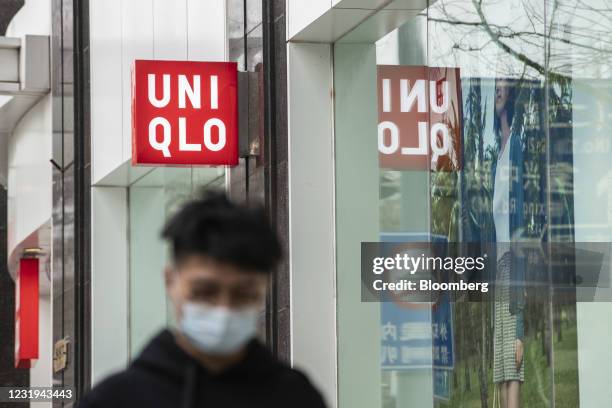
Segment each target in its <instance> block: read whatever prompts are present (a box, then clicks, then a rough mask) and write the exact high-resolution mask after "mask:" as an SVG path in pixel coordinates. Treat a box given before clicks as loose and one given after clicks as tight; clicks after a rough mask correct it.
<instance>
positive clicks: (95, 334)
mask: <svg viewBox="0 0 612 408" xmlns="http://www.w3.org/2000/svg"><path fill="white" fill-rule="evenodd" d="M91 214H92V223H91V267H92V271H93V272H92V275H91V339H92V344H91V350H92V352H91V371H92V374H91V378H92V383H93V384H96V383H97V382H99V381H100V380H102V379H104V378H105V377H106V376H107V375H109V374H111V373H113V372H115V371H118V370H121V369H123V368H125V367H126V365H127V363H128V240H127V228H128V214H127V189H125V188H123V187H93V188H92V189H91Z"/></svg>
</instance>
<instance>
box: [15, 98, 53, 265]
mask: <svg viewBox="0 0 612 408" xmlns="http://www.w3.org/2000/svg"><path fill="white" fill-rule="evenodd" d="M51 126H52V125H51V95H50V94H48V95H46V96H44V97H43V98H42V99H41V100H40V101H39V102H38V103H37V104H36V105H34V106H33V107H32V109H30V110H29V111H28V112H27V113H26V114H25V115H24V117H23V118H21V120H20V121H19V123H18V124H17V126H16V127H15V129H14V131H13V133H12V135H11V137H10V139H9V141H8V250H9V254H10V253H11V251H12V250H13V249H14V248H15V246H16V245H17V244H19V243H20V242H21V241H22V240H23V239H25V238H26V237H27V236H28V235H30V234H31V233H32V232H34V231H36V230H37V229H38V227H40V226H41V225H43V224H44V223H45V222H47V221H48V220H49V219H50V218H51V207H52V205H51V196H52V194H51V178H52V176H51V163H50V162H49V159H50V158H51V134H52V130H51V129H52V127H51Z"/></svg>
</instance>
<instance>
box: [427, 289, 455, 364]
mask: <svg viewBox="0 0 612 408" xmlns="http://www.w3.org/2000/svg"><path fill="white" fill-rule="evenodd" d="M431 336H432V339H433V365H434V367H436V368H453V364H454V361H455V359H454V356H453V313H452V308H451V303H450V302H449V301H448V294H447V293H444V294H443V295H442V296H441V297H440V300H439V301H438V302H437V303H436V304H435V305H433V307H432V322H431Z"/></svg>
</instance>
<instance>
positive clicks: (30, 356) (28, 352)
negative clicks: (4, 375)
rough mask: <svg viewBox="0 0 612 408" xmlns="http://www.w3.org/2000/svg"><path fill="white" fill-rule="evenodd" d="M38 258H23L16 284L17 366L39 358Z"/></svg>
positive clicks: (29, 363) (28, 365) (25, 366)
mask: <svg viewBox="0 0 612 408" xmlns="http://www.w3.org/2000/svg"><path fill="white" fill-rule="evenodd" d="M38 263H39V262H38V258H22V259H20V260H19V270H18V271H17V279H16V285H15V290H16V294H15V367H17V368H30V367H32V364H33V361H34V360H36V359H38V296H39V287H38V285H39V272H38Z"/></svg>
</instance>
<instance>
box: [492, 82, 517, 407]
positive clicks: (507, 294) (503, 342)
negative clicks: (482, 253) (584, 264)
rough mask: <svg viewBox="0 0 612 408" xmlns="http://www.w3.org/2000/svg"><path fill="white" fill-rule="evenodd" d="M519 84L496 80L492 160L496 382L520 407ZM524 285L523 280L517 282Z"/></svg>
mask: <svg viewBox="0 0 612 408" xmlns="http://www.w3.org/2000/svg"><path fill="white" fill-rule="evenodd" d="M516 94H517V87H516V86H515V84H514V83H513V82H510V81H509V80H506V79H497V80H496V81H495V96H494V97H495V99H494V101H495V109H494V120H493V128H494V132H495V137H496V138H497V141H498V145H499V151H498V153H497V157H496V160H494V161H493V163H492V183H493V197H492V215H493V224H494V228H495V235H494V237H495V241H496V242H497V248H496V249H497V269H496V277H495V282H496V291H495V302H494V332H493V381H494V383H495V384H496V386H497V387H498V389H499V393H500V400H501V405H502V407H504V408H518V406H519V401H520V387H521V383H523V382H524V381H525V364H524V361H523V349H524V348H523V338H524V323H523V321H524V317H523V310H524V306H525V297H524V291H523V290H522V285H521V284H520V282H522V281H523V280H524V276H522V275H523V274H524V268H522V265H521V264H520V260H517V259H515V258H514V257H513V254H512V252H511V251H510V246H509V245H508V243H510V242H512V241H514V240H515V239H516V238H517V236H518V235H519V234H520V231H521V228H522V226H523V225H524V214H523V202H524V197H523V183H522V180H523V168H522V163H523V152H522V147H521V140H520V133H519V129H518V128H519V120H515V104H516V99H517V95H516ZM517 283H519V284H517Z"/></svg>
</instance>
